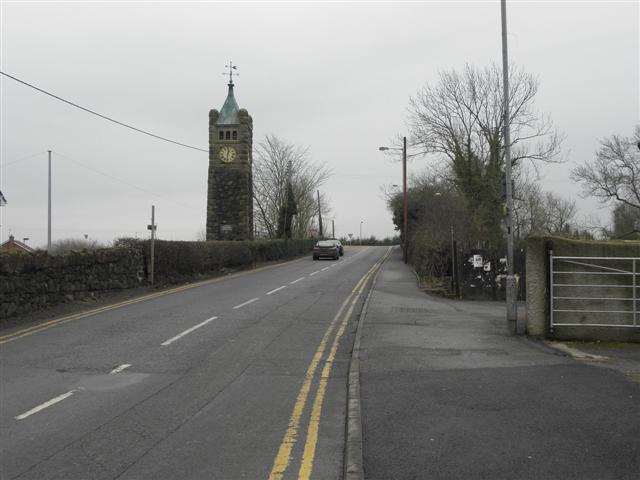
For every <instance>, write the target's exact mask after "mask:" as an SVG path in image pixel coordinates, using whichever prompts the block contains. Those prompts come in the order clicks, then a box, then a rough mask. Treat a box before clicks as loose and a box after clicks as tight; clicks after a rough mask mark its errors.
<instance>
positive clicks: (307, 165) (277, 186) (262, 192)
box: [253, 135, 331, 238]
mask: <svg viewBox="0 0 640 480" xmlns="http://www.w3.org/2000/svg"><path fill="white" fill-rule="evenodd" d="M330 174H331V172H330V171H329V170H328V169H327V168H326V167H325V166H323V165H320V164H318V163H316V162H313V161H312V160H311V159H310V158H309V152H308V148H303V147H300V146H297V145H293V144H290V143H287V142H286V141H284V140H281V139H279V138H278V137H276V136H275V135H266V136H265V137H264V139H263V140H262V141H261V142H260V143H259V144H258V146H257V148H256V152H255V157H254V163H253V197H254V201H255V210H256V211H255V214H254V219H255V222H256V225H257V227H258V229H259V230H260V231H262V232H264V234H266V235H267V236H268V237H271V238H274V237H277V235H278V222H279V219H280V218H281V215H282V214H283V212H282V209H283V207H284V208H286V206H287V205H290V204H292V202H291V200H290V199H289V201H287V200H288V197H287V190H288V187H287V185H288V183H289V182H290V184H291V191H292V193H293V203H295V205H296V207H297V209H296V212H297V213H296V214H295V215H294V216H293V221H292V224H291V233H292V236H294V237H297V238H301V237H305V236H307V235H308V234H309V230H310V229H311V227H312V225H313V223H314V221H315V218H316V217H317V215H318V204H317V200H316V199H315V193H316V190H317V189H318V188H319V187H320V186H321V185H322V184H323V183H324V182H325V181H326V180H327V179H328V178H329V176H330ZM321 203H324V206H323V214H324V213H325V211H328V210H329V209H328V202H327V200H326V198H325V199H324V202H321ZM284 215H285V217H286V216H287V215H288V212H284Z"/></svg>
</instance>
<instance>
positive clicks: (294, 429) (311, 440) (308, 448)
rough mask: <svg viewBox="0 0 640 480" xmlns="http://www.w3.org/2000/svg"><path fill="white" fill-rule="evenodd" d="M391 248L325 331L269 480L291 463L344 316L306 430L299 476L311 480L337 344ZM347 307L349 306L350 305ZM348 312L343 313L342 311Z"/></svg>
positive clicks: (281, 473)
mask: <svg viewBox="0 0 640 480" xmlns="http://www.w3.org/2000/svg"><path fill="white" fill-rule="evenodd" d="M389 252H390V249H389V250H388V251H387V252H386V253H385V255H384V256H383V257H382V258H381V259H380V260H379V261H378V262H376V263H375V264H374V265H373V267H371V269H370V270H369V271H368V272H367V273H365V274H364V275H363V276H362V278H361V279H360V280H359V281H358V283H357V284H356V286H355V287H354V288H353V290H352V291H351V292H350V293H349V296H348V297H347V298H346V299H345V301H344V302H343V303H342V305H341V306H340V308H339V309H338V313H336V315H335V317H333V319H332V320H331V323H330V324H329V326H328V327H327V330H326V332H325V333H324V335H323V337H322V340H321V341H320V345H319V346H318V349H317V350H316V353H315V355H314V356H313V359H312V360H311V363H310V364H309V367H308V368H307V372H306V373H305V376H304V381H303V383H302V387H301V388H300V391H299V392H298V396H297V398H296V402H295V404H294V407H293V412H292V413H291V417H290V419H289V426H288V428H287V431H286V433H285V435H284V438H283V440H282V443H281V444H280V448H279V449H278V453H277V455H276V458H275V460H274V462H273V468H272V469H271V474H270V475H269V480H281V479H282V478H283V476H284V473H285V472H286V470H287V468H288V467H289V464H290V463H291V451H292V450H293V447H294V446H295V444H296V441H297V437H298V430H299V429H300V423H301V418H302V414H303V411H304V407H305V404H306V402H307V398H308V396H309V391H310V390H311V384H312V382H313V379H314V376H315V372H316V370H317V368H318V365H319V364H320V361H321V360H322V357H323V355H324V352H325V350H326V348H327V344H328V342H329V337H330V336H331V333H332V332H333V330H334V328H335V326H336V325H337V324H338V321H339V320H340V318H341V317H342V321H341V322H340V326H339V328H338V331H337V332H336V335H335V337H334V339H333V342H332V345H331V349H330V350H329V353H328V356H327V358H326V360H325V363H324V367H323V369H322V372H321V374H320V381H319V385H318V390H317V392H316V396H315V399H314V402H313V406H312V410H311V417H310V419H309V428H308V431H307V439H306V443H305V446H304V453H303V457H302V464H301V466H300V471H299V474H298V477H299V478H300V479H308V478H310V477H311V472H312V470H313V459H314V456H315V450H316V445H317V440H318V430H319V427H320V414H321V411H322V404H323V401H324V396H325V393H326V387H327V382H328V380H329V376H330V374H331V367H332V366H333V362H334V359H335V356H336V353H337V350H338V344H339V342H340V339H341V337H342V335H343V334H344V331H345V329H346V327H347V324H348V322H349V318H350V317H351V314H352V313H353V309H354V307H355V304H356V302H357V301H358V298H359V297H360V295H361V293H362V292H363V291H364V288H365V286H366V284H367V282H368V280H369V279H370V278H371V276H372V275H373V274H374V273H375V272H376V270H377V269H378V268H379V267H380V265H381V264H382V262H384V260H386V258H387V256H388V255H389ZM347 306H348V308H347ZM345 310H346V313H345V315H344V316H342V314H343V312H345Z"/></svg>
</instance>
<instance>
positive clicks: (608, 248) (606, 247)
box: [526, 237, 640, 342]
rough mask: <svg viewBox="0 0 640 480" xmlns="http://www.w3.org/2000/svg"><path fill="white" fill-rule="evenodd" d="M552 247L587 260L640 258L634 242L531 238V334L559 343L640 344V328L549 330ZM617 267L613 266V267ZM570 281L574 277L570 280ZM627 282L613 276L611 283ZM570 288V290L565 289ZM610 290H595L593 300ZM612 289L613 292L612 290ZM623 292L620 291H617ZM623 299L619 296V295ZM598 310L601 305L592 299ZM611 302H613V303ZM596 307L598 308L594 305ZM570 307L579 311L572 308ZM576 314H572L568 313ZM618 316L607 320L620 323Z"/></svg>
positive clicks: (639, 245) (638, 244)
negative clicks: (600, 342) (550, 252)
mask: <svg viewBox="0 0 640 480" xmlns="http://www.w3.org/2000/svg"><path fill="white" fill-rule="evenodd" d="M548 248H552V249H553V254H554V255H555V256H586V257H640V242H637V241H635V242H632V241H620V240H616V241H587V240H570V239H566V238H558V237H531V238H529V239H527V248H526V271H527V284H526V288H527V321H526V332H527V335H531V336H534V337H540V338H542V337H546V338H551V339H558V340H570V339H575V340H602V341H625V342H630V341H631V342H640V329H633V328H623V327H618V328H616V327H588V326H585V327H558V326H556V327H555V328H554V331H553V332H550V329H549V265H548V263H549V260H548V253H547V252H548ZM612 266H613V265H612ZM567 278H568V280H570V277H567ZM615 281H623V279H622V278H619V279H617V280H616V279H615V278H611V277H609V278H608V279H607V283H612V282H615ZM570 283H571V282H570ZM565 288H567V287H565ZM606 290H607V289H606V288H604V287H603V288H602V289H599V288H595V289H592V290H591V292H592V293H591V295H592V296H593V297H606V296H607V294H608V293H611V292H607V291H606ZM609 290H611V289H609ZM616 290H619V289H616ZM617 296H619V294H618V295H617ZM590 302H591V303H590V304H589V305H590V307H592V308H593V309H594V310H600V309H604V307H603V308H596V307H595V306H597V303H596V302H595V301H593V300H590ZM610 303H611V302H609V304H610ZM594 305H595V306H594ZM570 308H577V307H575V306H572V307H570ZM568 315H572V314H568ZM573 315H574V316H575V318H572V319H571V323H574V322H575V323H581V319H580V318H579V315H580V314H579V313H576V314H573ZM615 315H616V314H614V313H612V314H609V317H610V318H608V319H606V320H617V319H616V318H614V316H615Z"/></svg>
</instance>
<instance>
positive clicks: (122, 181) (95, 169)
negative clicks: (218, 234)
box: [54, 151, 204, 212]
mask: <svg viewBox="0 0 640 480" xmlns="http://www.w3.org/2000/svg"><path fill="white" fill-rule="evenodd" d="M54 153H55V154H56V155H57V156H58V157H62V158H64V159H66V160H69V161H71V162H73V163H75V164H76V165H79V166H80V167H82V168H85V169H87V170H90V171H92V172H94V173H97V174H98V175H102V176H103V177H105V178H109V179H111V180H114V181H116V182H119V183H122V184H124V185H127V186H128V187H131V188H134V189H136V190H138V191H140V192H143V193H146V194H149V195H153V196H154V197H158V198H160V199H162V200H167V201H169V202H171V203H175V204H176V205H180V206H181V207H184V208H188V209H189V210H195V211H197V212H204V210H202V209H200V208H196V207H192V206H191V205H187V204H185V203H182V202H178V201H177V200H174V199H173V198H171V197H167V196H164V195H159V194H158V193H156V192H152V191H151V190H147V189H146V188H142V187H139V186H138V185H135V184H133V183H131V182H128V181H126V180H122V179H121V178H118V177H116V176H114V175H111V174H109V173H106V172H103V171H102V170H98V169H97V168H95V167H91V166H89V165H86V164H84V163H82V162H79V161H78V160H76V159H74V158H71V157H69V156H68V155H64V154H62V153H60V152H58V151H56V152H54Z"/></svg>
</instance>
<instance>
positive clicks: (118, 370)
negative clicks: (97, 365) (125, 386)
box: [109, 363, 131, 375]
mask: <svg viewBox="0 0 640 480" xmlns="http://www.w3.org/2000/svg"><path fill="white" fill-rule="evenodd" d="M130 366H131V364H130V363H123V364H122V365H118V366H117V367H115V368H114V369H113V370H111V371H110V372H109V374H110V375H113V374H114V373H120V372H121V371H123V370H124V369H125V368H129V367H130Z"/></svg>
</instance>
